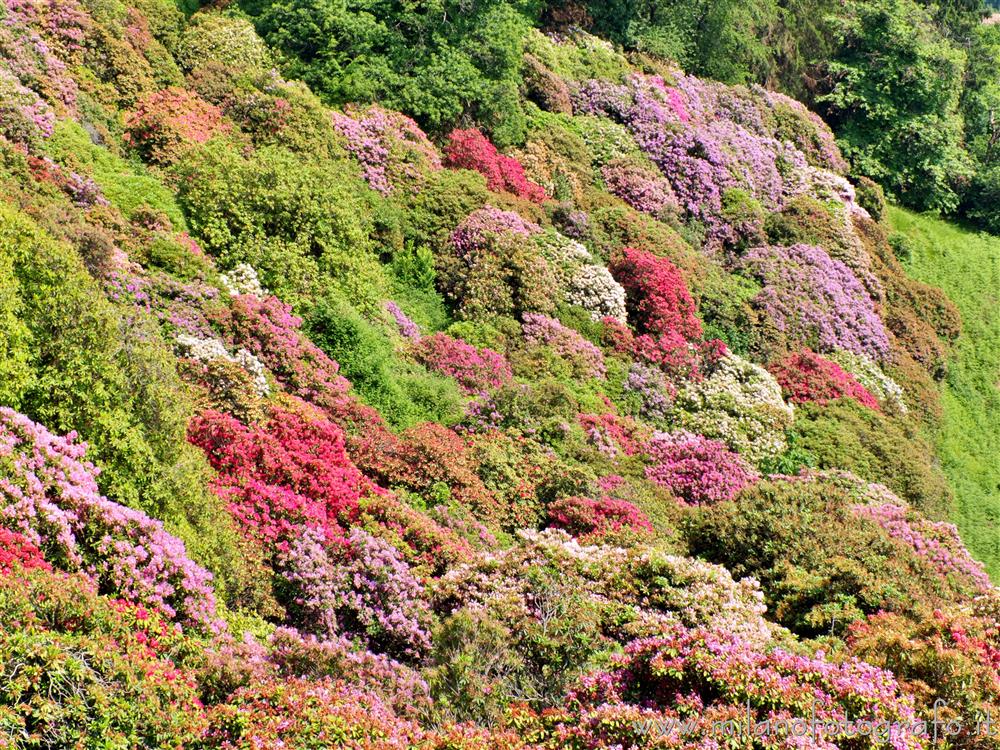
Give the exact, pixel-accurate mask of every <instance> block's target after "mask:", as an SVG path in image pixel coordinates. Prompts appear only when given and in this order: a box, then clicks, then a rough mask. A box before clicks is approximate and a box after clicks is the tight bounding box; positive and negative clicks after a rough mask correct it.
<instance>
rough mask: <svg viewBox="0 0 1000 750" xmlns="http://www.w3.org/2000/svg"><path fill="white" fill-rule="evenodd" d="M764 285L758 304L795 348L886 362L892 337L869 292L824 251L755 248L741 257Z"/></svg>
mask: <svg viewBox="0 0 1000 750" xmlns="http://www.w3.org/2000/svg"><path fill="white" fill-rule="evenodd" d="M742 262H743V267H744V268H745V269H746V271H747V273H749V274H750V275H751V276H753V277H754V278H756V279H757V280H759V281H760V282H761V284H763V289H762V290H761V292H760V294H758V295H757V298H756V304H758V305H759V306H760V307H761V308H762V309H763V310H764V311H765V312H766V313H767V315H768V317H769V318H770V320H771V322H772V323H773V324H774V326H775V327H776V328H777V330H778V331H779V332H780V333H781V334H782V335H783V336H784V337H785V338H786V339H787V340H788V341H789V342H790V343H792V344H801V345H804V346H808V347H810V348H812V349H815V350H819V351H832V350H835V349H843V350H846V351H849V352H853V353H854V354H860V355H864V356H867V357H870V358H871V359H873V360H875V361H878V362H884V361H885V360H886V359H887V358H888V356H889V337H888V334H887V333H886V330H885V326H884V325H883V324H882V320H881V319H880V318H879V316H878V313H877V312H876V310H875V304H874V302H873V301H872V298H871V296H870V295H869V294H868V291H867V290H866V289H865V288H864V286H863V285H862V284H861V282H860V281H858V278H857V277H856V276H855V275H854V273H853V272H852V271H851V269H849V268H848V267H847V266H846V265H844V264H843V263H842V262H841V261H839V260H834V259H833V258H831V257H830V256H829V255H828V254H827V252H826V251H825V250H823V248H821V247H816V246H813V245H802V244H799V245H792V246H790V247H781V246H764V247H757V248H754V249H752V250H750V251H749V252H747V254H746V255H745V256H744V258H743V261H742Z"/></svg>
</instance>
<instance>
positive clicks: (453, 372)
mask: <svg viewBox="0 0 1000 750" xmlns="http://www.w3.org/2000/svg"><path fill="white" fill-rule="evenodd" d="M413 353H414V356H416V358H417V360H418V361H419V362H421V363H423V364H424V365H425V366H426V367H427V368H428V369H430V370H434V371H435V372H440V373H441V374H442V375H447V376H448V377H450V378H454V379H455V380H456V382H457V383H458V385H459V386H460V387H461V388H462V390H463V391H465V392H466V393H478V392H481V391H486V390H490V389H492V388H499V387H500V386H502V385H504V384H506V383H509V382H510V381H511V380H512V379H513V377H514V375H513V373H512V372H511V369H510V365H509V364H508V363H507V359H506V358H505V357H504V356H503V355H502V354H500V353H499V352H495V351H493V350H492V349H488V348H486V347H483V348H481V349H477V348H476V347H474V346H472V345H471V344H467V343H465V342H464V341H462V340H461V339H456V338H454V337H452V336H449V335H448V334H446V333H435V334H432V335H430V336H425V337H423V338H422V339H420V341H418V342H417V343H416V344H414V346H413Z"/></svg>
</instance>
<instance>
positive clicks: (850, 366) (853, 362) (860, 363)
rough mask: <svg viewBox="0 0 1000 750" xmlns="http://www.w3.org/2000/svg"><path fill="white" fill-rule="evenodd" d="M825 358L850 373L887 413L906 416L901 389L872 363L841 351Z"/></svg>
mask: <svg viewBox="0 0 1000 750" xmlns="http://www.w3.org/2000/svg"><path fill="white" fill-rule="evenodd" d="M826 358H827V359H829V360H830V361H831V362H836V363H837V364H838V365H840V366H841V368H843V370H844V371H845V372H848V373H850V374H851V375H852V376H853V377H854V379H855V380H857V381H858V383H860V384H861V386H862V387H863V388H864V389H865V390H866V391H868V392H869V393H871V394H872V395H873V396H875V398H877V399H878V401H879V403H880V404H881V405H882V407H883V408H885V409H886V410H887V411H889V412H893V413H896V414H906V411H907V409H906V401H905V400H904V399H903V389H902V388H901V387H900V386H899V384H898V383H897V382H896V381H895V380H893V379H892V378H891V377H889V376H888V375H886V374H885V373H884V372H883V371H882V368H880V367H879V366H878V365H877V364H876V363H875V362H874V361H872V360H871V359H869V358H868V357H866V356H864V355H863V354H855V353H854V352H847V351H844V350H842V349H839V350H836V351H833V352H830V353H829V354H827V355H826Z"/></svg>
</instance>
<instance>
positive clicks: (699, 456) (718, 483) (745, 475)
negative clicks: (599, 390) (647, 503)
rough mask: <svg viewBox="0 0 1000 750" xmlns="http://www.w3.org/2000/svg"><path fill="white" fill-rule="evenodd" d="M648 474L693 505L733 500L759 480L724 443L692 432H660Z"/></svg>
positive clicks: (650, 477)
mask: <svg viewBox="0 0 1000 750" xmlns="http://www.w3.org/2000/svg"><path fill="white" fill-rule="evenodd" d="M648 450H649V455H650V458H652V460H653V462H654V463H653V465H652V466H648V467H646V477H647V478H649V479H650V480H651V481H653V482H656V484H658V485H660V486H661V487H666V488H667V489H669V490H670V491H671V492H673V493H674V495H676V496H677V498H679V499H680V500H682V501H684V502H686V503H689V504H691V505H701V504H704V503H717V502H722V501H724V500H731V499H732V498H734V497H735V496H736V495H737V494H738V493H739V491H740V490H742V489H743V488H744V487H745V486H746V485H748V484H751V483H753V482H755V481H756V480H757V479H758V474H757V472H756V471H755V470H754V469H753V467H752V466H750V464H748V463H747V462H746V461H745V460H744V459H743V458H742V457H740V456H739V454H737V453H734V452H733V451H731V450H729V449H728V448H727V447H726V445H725V443H722V442H720V441H718V440H709V439H708V438H706V437H703V436H701V435H694V434H692V433H690V432H684V431H680V432H673V433H663V432H660V433H657V434H656V435H655V436H654V437H653V440H652V441H651V442H650V444H649V449H648Z"/></svg>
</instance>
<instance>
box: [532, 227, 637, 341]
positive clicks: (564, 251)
mask: <svg viewBox="0 0 1000 750" xmlns="http://www.w3.org/2000/svg"><path fill="white" fill-rule="evenodd" d="M537 241H538V244H539V246H540V247H541V248H542V255H543V256H544V257H545V259H546V260H547V261H548V262H549V263H550V265H551V266H552V268H553V269H554V270H555V273H556V277H557V279H558V280H559V285H560V287H561V288H562V290H563V296H564V299H565V300H566V302H568V303H569V304H571V305H578V306H579V307H582V308H583V309H584V310H586V311H587V312H589V313H590V316H591V317H592V318H593V319H594V320H600V319H601V318H603V317H606V316H611V317H612V318H616V319H618V320H620V321H621V322H623V323H624V322H625V317H626V313H625V290H624V289H623V288H622V285H621V284H619V283H618V282H617V281H615V279H614V277H613V276H612V275H611V272H610V271H609V270H608V269H607V268H606V267H605V266H603V265H601V264H600V263H597V262H595V260H594V257H593V256H592V255H591V254H590V251H589V250H587V248H586V247H584V246H583V245H582V244H580V243H579V242H577V241H576V240H572V239H570V238H569V237H566V236H565V235H562V234H560V233H559V232H555V231H549V232H546V233H545V234H543V235H540V236H539V237H538V238H537Z"/></svg>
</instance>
